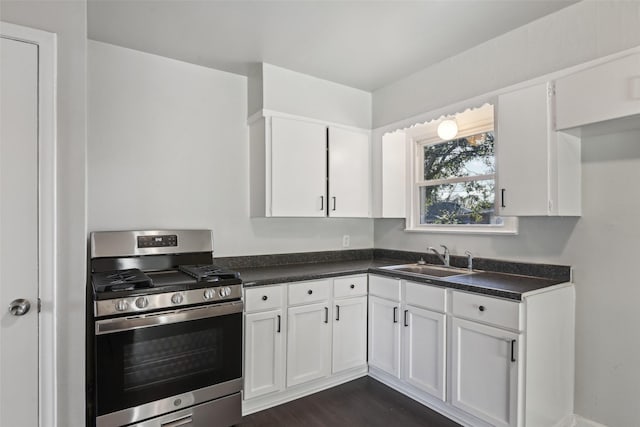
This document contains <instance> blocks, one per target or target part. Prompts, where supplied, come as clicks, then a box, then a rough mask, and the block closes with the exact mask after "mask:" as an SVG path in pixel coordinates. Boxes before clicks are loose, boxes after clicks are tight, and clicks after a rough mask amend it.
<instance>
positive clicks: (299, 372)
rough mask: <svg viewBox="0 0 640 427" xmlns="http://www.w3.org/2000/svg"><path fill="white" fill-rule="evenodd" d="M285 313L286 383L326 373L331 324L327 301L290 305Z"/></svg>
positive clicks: (291, 383) (328, 369)
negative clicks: (286, 327)
mask: <svg viewBox="0 0 640 427" xmlns="http://www.w3.org/2000/svg"><path fill="white" fill-rule="evenodd" d="M287 315H288V318H289V320H288V336H287V338H288V342H287V387H291V386H294V385H297V384H301V383H304V382H307V381H311V380H315V379H318V378H322V377H325V376H327V375H329V373H330V371H331V325H330V324H329V319H330V315H329V301H325V302H322V303H319V304H309V305H302V306H299V307H290V308H289V309H288V312H287Z"/></svg>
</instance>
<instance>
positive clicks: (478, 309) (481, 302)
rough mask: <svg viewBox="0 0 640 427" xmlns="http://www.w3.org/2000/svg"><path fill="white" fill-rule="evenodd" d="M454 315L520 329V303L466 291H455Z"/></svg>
mask: <svg viewBox="0 0 640 427" xmlns="http://www.w3.org/2000/svg"><path fill="white" fill-rule="evenodd" d="M452 302H453V304H452V310H453V315H454V316H458V317H464V318H467V319H470V320H476V321H479V322H484V323H489V324H492V325H495V326H499V327H502V328H509V329H515V330H520V329H521V327H520V303H517V302H511V301H506V300H502V299H498V298H492V297H485V296H482V295H476V294H469V293H465V292H455V291H454V292H453V296H452Z"/></svg>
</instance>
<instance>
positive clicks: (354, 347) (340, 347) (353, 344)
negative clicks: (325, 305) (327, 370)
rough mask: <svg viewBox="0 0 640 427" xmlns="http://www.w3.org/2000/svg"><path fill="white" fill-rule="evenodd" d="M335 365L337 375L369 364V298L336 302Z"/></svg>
mask: <svg viewBox="0 0 640 427" xmlns="http://www.w3.org/2000/svg"><path fill="white" fill-rule="evenodd" d="M334 310H335V312H334V316H333V363H332V372H333V373H334V374H335V373H337V372H340V371H344V370H346V369H351V368H357V367H359V366H366V364H367V297H366V296H362V297H356V298H346V299H341V300H336V301H335V306H334Z"/></svg>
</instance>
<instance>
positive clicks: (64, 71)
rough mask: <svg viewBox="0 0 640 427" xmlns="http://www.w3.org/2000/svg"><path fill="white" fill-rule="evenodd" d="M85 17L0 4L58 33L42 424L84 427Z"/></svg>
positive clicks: (19, 20) (74, 9)
mask: <svg viewBox="0 0 640 427" xmlns="http://www.w3.org/2000/svg"><path fill="white" fill-rule="evenodd" d="M86 15H87V10H86V2H85V1H84V0H77V1H54V0H49V1H30V0H18V1H8V0H2V2H1V3H0V18H1V19H2V20H3V21H5V22H10V23H13V24H18V25H24V26H27V27H31V28H37V29H41V30H45V31H49V32H53V33H56V34H57V36H58V57H57V61H58V75H57V95H58V99H57V122H56V125H57V145H56V150H57V168H58V170H57V206H56V209H57V234H58V236H57V239H58V248H57V263H56V269H57V278H56V281H57V286H58V287H57V289H56V293H55V294H56V298H57V309H56V316H57V330H58V335H57V337H56V340H57V343H56V345H57V348H58V352H57V355H56V357H57V360H56V363H57V386H58V389H57V397H56V398H57V408H56V409H57V420H44V425H53V424H54V422H56V421H57V425H58V426H79V425H84V415H85V403H84V396H85V387H84V377H85V375H84V348H85V345H84V341H85V340H84V324H85V318H84V308H85V307H84V304H85V302H84V300H85V286H86V274H85V272H86V268H87V264H86V248H87V246H86V217H85V182H86V181H85V154H86V102H85V99H86V51H87V50H86V41H87V18H86ZM45 309H47V308H46V307H45ZM0 424H1V421H0Z"/></svg>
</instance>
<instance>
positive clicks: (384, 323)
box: [369, 297, 400, 377]
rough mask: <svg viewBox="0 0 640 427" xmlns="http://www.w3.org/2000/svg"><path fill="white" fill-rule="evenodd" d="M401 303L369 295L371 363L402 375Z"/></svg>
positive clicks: (393, 373) (391, 372) (390, 372)
mask: <svg viewBox="0 0 640 427" xmlns="http://www.w3.org/2000/svg"><path fill="white" fill-rule="evenodd" d="M399 316H400V304H399V303H397V302H394V301H389V300H386V299H382V298H378V297H369V365H370V366H375V367H376V368H378V369H381V370H383V371H385V372H388V373H389V374H391V375H394V376H396V377H400V323H399Z"/></svg>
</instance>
